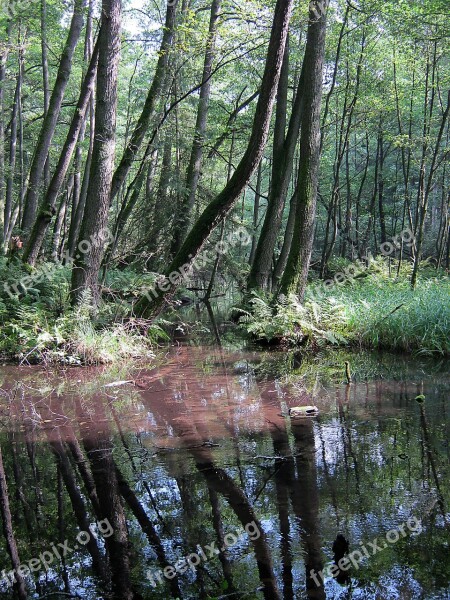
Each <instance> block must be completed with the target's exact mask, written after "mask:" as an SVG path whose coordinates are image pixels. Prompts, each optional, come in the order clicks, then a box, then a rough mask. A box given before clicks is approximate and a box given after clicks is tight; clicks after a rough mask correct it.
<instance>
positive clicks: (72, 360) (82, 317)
mask: <svg viewBox="0 0 450 600" xmlns="http://www.w3.org/2000/svg"><path fill="white" fill-rule="evenodd" d="M0 273H1V275H2V279H3V281H4V282H5V283H9V284H10V285H11V284H13V283H14V282H16V281H20V279H21V278H22V277H24V276H25V274H29V269H27V268H26V267H24V266H23V265H21V263H13V264H11V265H7V264H6V261H5V259H0ZM44 275H45V276H44ZM33 276H34V278H35V280H36V281H38V280H39V282H38V283H35V284H32V285H33V287H32V288H29V289H28V290H27V293H25V294H22V295H13V297H12V298H11V297H10V296H9V295H8V294H7V293H6V291H5V288H4V287H2V288H0V323H1V325H2V327H1V333H0V356H2V358H3V359H5V358H6V359H18V360H20V361H21V362H22V363H32V362H46V363H64V364H70V365H91V364H104V363H111V362H114V361H118V360H123V359H132V358H142V357H153V353H152V347H154V346H155V345H156V344H157V343H158V342H159V341H160V340H164V339H167V336H166V334H165V333H164V331H163V330H162V329H161V327H160V326H159V325H157V324H149V323H141V322H139V321H137V320H135V319H129V318H128V319H124V314H125V313H128V310H124V306H123V303H122V302H121V301H119V299H116V301H109V302H104V303H103V304H102V306H101V307H100V308H99V309H98V310H96V311H93V308H92V300H91V298H90V297H89V294H85V295H84V298H83V301H82V302H81V303H80V304H79V305H78V306H77V307H75V308H71V307H70V303H69V278H70V270H69V269H67V268H65V267H57V266H55V265H53V266H52V268H51V269H48V268H45V265H44V266H41V267H39V268H38V269H36V270H34V272H33ZM125 278H126V276H122V281H124V279H125ZM128 280H129V288H126V293H128V292H130V293H131V292H134V291H135V290H136V289H137V286H140V285H141V284H142V278H140V279H139V280H138V281H137V282H136V280H135V277H134V275H133V274H129V275H128ZM133 282H134V283H135V284H136V285H135V286H133V285H132V283H133ZM19 290H20V288H19Z"/></svg>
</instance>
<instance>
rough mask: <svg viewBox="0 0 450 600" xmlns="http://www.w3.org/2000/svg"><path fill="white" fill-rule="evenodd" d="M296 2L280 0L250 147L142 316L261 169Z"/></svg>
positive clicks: (172, 285)
mask: <svg viewBox="0 0 450 600" xmlns="http://www.w3.org/2000/svg"><path fill="white" fill-rule="evenodd" d="M292 4H293V0H277V4H276V7H275V14H274V20H273V26H272V32H271V37H270V42H269V50H268V55H267V60H266V66H265V71H264V76H263V80H262V84H261V92H260V96H259V99H258V104H257V107H256V113H255V117H254V121H253V128H252V133H251V137H250V141H249V144H248V147H247V150H246V151H245V154H244V156H243V157H242V159H241V161H240V163H239V165H238V166H237V168H236V170H235V172H234V174H233V176H232V177H231V179H230V180H229V182H228V183H227V185H226V186H225V188H224V189H223V190H222V192H220V193H219V194H218V196H216V198H215V199H214V200H212V202H210V204H209V205H208V206H207V207H206V209H205V210H204V211H203V213H202V215H201V216H200V218H199V219H198V220H197V222H196V223H195V225H194V227H193V228H192V230H191V232H190V233H189V235H188V237H187V239H186V241H185V242H184V244H183V246H182V247H181V248H180V250H179V252H178V253H177V255H176V256H175V258H174V259H173V261H172V263H171V265H170V266H169V267H168V270H167V275H170V276H171V279H170V281H169V282H168V285H167V286H164V288H165V290H161V289H160V288H159V289H157V290H155V294H154V297H153V298H151V297H149V294H148V293H147V294H146V295H145V296H142V298H141V299H140V301H139V302H138V303H137V305H136V307H135V308H136V312H137V313H138V314H140V315H141V316H145V317H152V316H154V315H156V314H158V313H159V312H160V311H161V309H162V307H163V305H164V298H165V297H166V296H168V295H171V294H173V293H174V292H175V290H176V288H177V287H178V285H179V284H180V278H178V279H177V278H176V277H174V276H173V274H174V273H175V274H176V273H177V272H179V270H180V269H182V270H183V269H184V268H185V267H186V266H187V265H189V264H192V261H193V259H194V258H195V257H196V256H197V255H198V254H199V253H200V251H201V249H202V248H203V246H204V245H205V243H206V241H207V240H208V238H209V236H210V235H211V233H212V231H214V229H215V228H216V227H217V225H219V224H220V223H221V222H222V221H223V220H224V219H225V217H226V216H227V214H228V213H229V212H230V211H231V209H232V208H233V206H234V205H235V203H236V201H237V199H238V198H239V196H240V195H241V194H242V192H243V191H244V189H245V188H246V186H247V184H248V183H249V181H250V179H251V177H252V175H253V173H254V172H255V171H256V169H257V168H258V165H259V163H260V161H261V158H262V155H263V153H264V148H265V146H266V143H267V138H268V135H269V129H270V121H271V117H272V110H273V105H274V102H275V96H276V93H277V88H278V82H279V79H280V73H281V67H282V64H283V56H284V49H285V45H286V38H287V33H288V29H289V22H290V18H291V13H292Z"/></svg>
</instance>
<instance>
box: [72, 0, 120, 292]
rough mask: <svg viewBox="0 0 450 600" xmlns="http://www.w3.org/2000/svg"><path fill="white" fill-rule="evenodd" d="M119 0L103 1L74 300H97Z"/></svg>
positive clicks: (112, 133) (112, 138) (112, 140)
mask: <svg viewBox="0 0 450 600" xmlns="http://www.w3.org/2000/svg"><path fill="white" fill-rule="evenodd" d="M121 16H122V4H121V0H103V3H102V24H101V28H100V33H99V41H98V44H99V58H98V68H97V98H96V121H95V140H94V147H93V154H92V167H91V173H90V202H88V203H87V205H86V208H85V212H84V217H83V222H82V226H81V231H80V237H79V240H80V242H81V241H86V242H87V243H88V244H90V248H89V251H88V252H86V253H83V254H79V255H78V257H75V263H74V267H73V271H72V287H71V294H72V299H73V302H77V301H78V300H80V298H81V297H82V295H83V293H84V292H85V291H90V292H91V293H92V297H93V300H94V302H98V299H99V290H98V275H99V271H100V265H101V260H102V256H103V246H104V242H105V237H104V236H105V231H106V228H107V225H108V210H109V206H110V196H111V183H112V173H113V165H114V156H115V147H116V109H117V72H118V67H119V57H120V31H121Z"/></svg>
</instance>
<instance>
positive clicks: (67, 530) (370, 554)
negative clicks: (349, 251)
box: [0, 345, 450, 600]
mask: <svg viewBox="0 0 450 600" xmlns="http://www.w3.org/2000/svg"><path fill="white" fill-rule="evenodd" d="M348 358H349V356H348V355H347V356H341V355H338V354H335V355H332V356H331V358H330V357H324V359H323V360H320V358H317V359H316V360H315V361H312V362H311V363H310V364H305V365H300V366H299V365H298V360H296V358H295V356H294V357H293V356H290V355H287V354H286V353H249V352H243V351H236V350H234V351H233V350H223V349H220V348H217V347H203V348H202V347H194V346H189V345H181V346H177V347H173V348H172V349H171V350H170V351H169V352H168V353H167V355H166V357H165V358H164V359H163V360H161V361H160V364H159V365H158V367H155V368H148V367H145V366H143V365H140V366H139V367H136V366H135V367H133V368H127V367H126V366H124V367H121V368H116V369H113V370H112V369H69V370H65V371H64V370H61V371H59V372H57V373H48V372H46V371H45V370H42V369H38V368H25V367H21V368H16V367H3V368H0V388H1V389H2V391H1V392H0V425H1V437H0V441H1V450H2V465H0V466H2V469H1V470H2V471H4V473H5V478H6V482H7V492H6V490H5V489H3V490H1V495H2V501H3V502H2V515H3V520H4V522H5V521H6V526H5V527H4V539H3V541H2V546H1V548H0V572H1V571H2V570H4V572H3V573H2V574H1V576H2V577H3V579H2V581H0V591H1V593H2V597H5V598H12V597H19V596H17V594H18V593H19V588H20V587H21V586H22V587H21V590H22V591H21V592H20V593H22V594H23V593H25V594H26V596H22V597H29V598H38V597H39V598H44V597H45V598H47V597H52V598H58V597H60V598H67V597H80V598H89V599H91V598H92V599H94V598H95V599H97V598H120V599H122V598H155V599H157V598H186V599H187V598H205V599H212V598H249V599H252V598H255V599H257V598H275V599H277V598H280V599H281V598H283V599H294V598H295V599H302V598H319V599H320V598H323V599H325V598H330V599H331V598H336V599H338V598H355V599H382V600H384V599H386V600H390V599H391V598H392V599H395V598H399V599H405V600H406V599H414V600H415V599H421V598H424V599H425V598H426V599H443V598H450V562H449V560H448V558H449V541H450V536H449V524H450V513H449V511H448V502H449V485H448V471H449V456H450V455H449V445H448V440H449V424H450V422H449V407H448V392H449V388H450V377H449V373H448V366H447V365H446V364H445V363H442V364H438V363H435V362H433V361H432V362H420V361H411V360H409V359H406V358H402V357H382V358H381V357H372V356H370V355H364V354H358V355H353V356H351V357H350V361H351V364H352V368H353V370H354V373H355V378H356V382H355V383H353V384H352V385H346V384H345V383H344V382H343V379H344V378H343V371H342V365H343V361H344V359H348ZM325 365H327V366H325ZM418 395H424V396H425V400H424V401H423V402H420V401H416V400H414V398H415V397H416V396H418ZM306 405H315V406H316V407H317V408H318V409H319V413H318V415H317V416H315V417H305V418H300V419H292V418H290V417H289V416H288V409H289V408H290V407H295V406H306ZM0 479H1V473H0ZM0 487H1V486H0ZM8 512H9V526H10V529H9V530H8ZM83 532H84V533H83ZM338 534H341V535H343V536H344V537H345V540H346V541H343V540H342V538H340V541H339V539H338V541H337V543H336V544H335V545H334V551H333V542H334V541H335V540H336V538H337V536H338ZM87 538H89V540H88V541H86V540H87ZM346 542H348V544H349V548H348V550H349V552H350V559H349V560H347V561H346V562H345V561H344V562H341V563H339V560H343V559H345V555H344V551H345V549H346V548H345V544H346ZM58 544H60V545H59V546H58ZM14 547H15V548H16V551H17V558H16V563H17V561H19V562H18V564H16V567H18V566H20V565H21V566H23V565H25V566H27V567H28V568H27V569H26V568H22V569H20V568H19V569H17V568H15V569H14V564H15V563H14V561H12V560H11V557H10V553H11V549H12V548H14ZM58 548H59V551H58ZM54 549H55V550H56V552H55V550H54ZM46 552H47V553H48V554H45V553H46ZM57 553H58V554H57ZM64 554H65V555H64ZM33 559H35V562H31V561H33ZM36 561H37V562H36ZM38 563H39V564H38ZM335 563H337V564H338V565H339V564H340V565H341V567H342V568H341V569H339V568H338V566H336V567H334V565H335ZM12 564H13V566H12ZM13 571H15V572H16V573H17V571H19V576H18V577H17V576H16V575H15V574H14V573H13ZM8 573H9V575H8ZM11 573H12V574H11ZM8 576H9V578H10V580H11V581H12V582H13V583H14V585H12V584H11V583H10V582H8ZM14 594H16V595H15V596H14Z"/></svg>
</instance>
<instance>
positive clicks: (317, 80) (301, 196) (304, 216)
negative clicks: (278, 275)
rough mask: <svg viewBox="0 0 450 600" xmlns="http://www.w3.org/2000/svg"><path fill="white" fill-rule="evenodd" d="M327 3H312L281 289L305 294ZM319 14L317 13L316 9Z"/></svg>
mask: <svg viewBox="0 0 450 600" xmlns="http://www.w3.org/2000/svg"><path fill="white" fill-rule="evenodd" d="M326 4H327V3H325V4H323V5H322V4H320V3H319V2H318V1H317V0H316V2H312V3H311V5H310V20H309V25H308V36H307V40H306V50H305V58H304V65H305V72H304V81H305V87H304V105H303V107H304V108H303V115H302V124H301V129H302V133H301V137H300V162H299V179H298V188H297V192H298V198H297V210H296V217H295V226H294V236H293V243H292V246H291V252H290V254H289V258H288V262H287V265H286V269H285V272H284V274H283V277H282V280H281V285H280V293H281V294H289V293H297V294H298V295H299V297H300V298H303V296H304V293H305V289H306V281H307V277H308V271H309V264H310V260H311V253H312V245H313V238H314V223H315V216H316V201H317V186H318V175H319V162H320V109H321V103H322V78H323V63H324V54H325V36H326V23H327V19H326ZM318 11H320V16H319V17H317V12H318Z"/></svg>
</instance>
